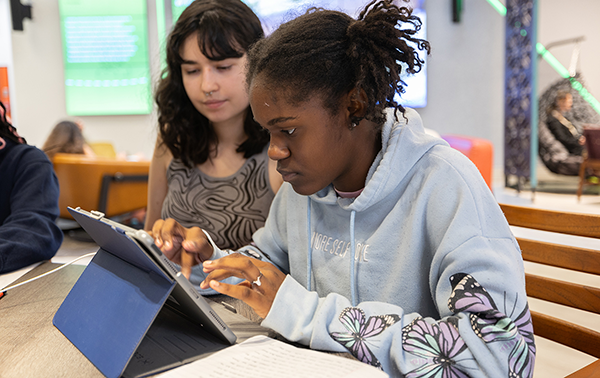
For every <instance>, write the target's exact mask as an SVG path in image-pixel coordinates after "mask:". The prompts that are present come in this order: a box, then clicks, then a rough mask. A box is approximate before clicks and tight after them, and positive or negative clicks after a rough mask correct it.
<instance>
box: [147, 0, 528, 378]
mask: <svg viewBox="0 0 600 378" xmlns="http://www.w3.org/2000/svg"><path fill="white" fill-rule="evenodd" d="M420 26H421V23H420V20H419V19H418V18H417V17H415V16H413V15H412V14H411V11H410V10H409V9H407V8H404V7H397V6H396V5H394V4H393V3H392V1H389V0H384V1H373V2H371V3H370V4H369V5H368V6H367V7H366V8H365V10H364V11H363V12H362V13H361V14H360V15H359V17H358V19H357V20H354V19H352V18H351V17H349V16H348V15H345V14H343V13H340V12H333V11H326V10H312V11H310V12H308V13H307V14H305V15H303V16H301V17H299V18H297V19H295V20H292V21H290V22H288V23H286V24H283V25H282V26H281V27H280V28H279V29H277V30H276V31H275V32H274V33H273V34H272V35H271V36H269V37H268V38H266V39H264V40H261V41H259V42H258V43H257V44H256V45H255V46H254V47H253V48H252V49H251V50H250V52H249V53H248V62H249V63H248V72H247V82H248V88H249V95H250V104H251V106H252V110H253V112H254V117H255V119H256V120H257V121H258V122H259V123H260V124H261V125H262V126H263V127H264V128H265V129H267V130H268V131H269V132H270V135H271V139H270V146H269V157H270V158H271V159H273V160H276V161H277V167H278V171H279V172H280V173H281V174H282V176H283V178H284V180H285V181H286V183H284V185H283V186H282V187H281V189H280V190H279V192H278V193H277V195H276V197H275V200H274V202H273V204H272V206H271V210H270V213H269V216H268V218H267V221H266V224H265V226H264V227H263V228H262V229H260V230H258V231H257V232H256V233H255V234H254V236H253V243H252V245H250V246H247V247H244V248H241V249H240V250H238V251H236V252H237V253H235V252H232V251H222V250H220V249H218V248H217V247H216V246H215V245H214V243H212V241H211V240H210V238H207V237H206V236H205V234H204V232H203V231H202V230H200V229H197V228H191V229H186V228H183V227H181V226H180V225H177V224H171V225H169V227H163V228H162V229H156V230H155V232H154V235H155V236H156V237H157V243H158V244H159V246H161V247H162V249H163V251H164V252H165V254H167V256H169V257H170V258H171V259H172V260H174V261H175V262H178V263H183V264H184V265H186V266H189V265H193V266H194V267H193V268H192V274H191V277H190V279H191V281H192V282H193V283H195V284H199V285H200V289H202V290H208V289H213V290H215V291H217V292H219V293H223V294H227V295H230V296H232V297H234V298H238V299H241V300H243V301H244V302H246V303H247V304H249V305H250V306H251V307H252V308H253V309H254V310H255V311H256V313H257V314H258V315H260V316H261V317H263V318H264V320H263V321H262V325H263V326H265V327H268V328H271V329H273V330H275V331H277V332H278V333H280V334H281V335H282V336H284V337H285V338H287V339H288V340H291V341H295V342H300V343H303V344H306V345H309V346H310V347H311V348H314V349H319V350H331V351H343V350H348V351H349V352H351V353H352V354H353V355H354V356H355V357H356V358H358V359H359V360H361V361H363V362H365V363H368V364H371V365H373V366H377V367H379V368H381V369H383V370H384V371H385V372H387V373H388V374H389V375H391V376H406V377H442V376H443V377H466V376H471V377H508V376H511V377H530V376H531V375H532V373H533V366H534V359H535V345H534V340H533V329H532V325H531V318H530V314H529V310H528V305H527V298H526V294H525V279H524V272H523V262H522V259H521V255H520V251H519V247H518V244H517V243H516V241H515V239H514V237H513V236H512V233H511V231H510V229H509V226H508V224H507V222H506V220H505V218H504V216H503V214H502V212H501V210H500V208H499V206H498V204H497V203H496V201H495V199H494V197H493V195H492V193H491V192H490V191H489V189H488V188H487V186H486V184H485V182H484V180H483V179H482V177H481V175H480V174H479V172H478V170H477V168H476V167H475V166H474V165H473V164H472V163H471V162H470V161H469V160H468V159H467V158H466V157H465V156H464V155H462V154H461V153H460V152H458V151H456V150H453V149H452V148H450V147H449V146H448V145H447V144H446V143H445V142H444V141H443V140H441V139H439V138H435V137H432V136H429V135H427V134H426V133H425V132H424V128H423V126H422V124H421V120H420V118H419V116H418V114H417V113H416V112H415V111H414V110H411V109H405V108H403V107H402V106H401V105H399V104H398V103H396V102H395V101H394V96H395V94H396V93H397V92H400V93H402V92H403V85H404V83H403V82H402V80H401V76H400V74H401V73H402V72H403V70H406V71H407V72H408V73H412V72H416V71H418V70H419V69H420V68H421V66H422V64H423V61H422V60H421V59H420V58H419V56H418V50H424V51H429V44H428V43H427V42H426V41H423V40H420V39H417V38H415V33H416V31H417V30H418V29H419V28H420Z"/></svg>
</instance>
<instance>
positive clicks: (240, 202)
mask: <svg viewBox="0 0 600 378" xmlns="http://www.w3.org/2000/svg"><path fill="white" fill-rule="evenodd" d="M263 35H264V33H263V29H262V26H261V24H260V21H259V19H258V17H257V16H256V15H255V14H254V13H253V12H252V10H250V8H248V6H247V5H245V4H244V3H242V2H241V1H240V0H226V1H225V0H197V1H194V2H192V3H191V4H190V5H189V6H188V7H187V8H186V9H185V10H184V11H183V13H182V14H181V16H180V17H179V20H178V21H177V23H176V24H175V26H174V27H173V31H172V32H171V34H170V35H169V38H168V41H167V47H166V50H167V68H166V72H165V74H164V75H163V76H162V79H161V80H160V82H159V84H158V90H157V92H156V95H155V99H156V104H157V106H158V124H159V135H158V138H157V142H156V147H155V149H154V154H153V157H152V161H151V166H150V179H149V186H148V212H147V216H146V224H145V229H146V230H151V229H152V230H153V229H160V228H161V227H162V224H163V223H164V222H167V223H172V224H175V221H176V222H177V224H181V225H183V226H185V227H192V226H197V227H201V228H203V229H205V230H206V231H207V232H208V233H209V234H210V235H211V237H212V238H213V239H214V240H215V242H216V243H217V245H218V246H219V247H221V248H232V249H236V248H239V247H241V246H243V245H245V244H247V243H248V242H250V240H251V237H252V233H253V232H254V231H256V230H257V229H258V228H259V227H261V226H262V225H264V222H265V219H266V218H267V214H268V213H269V207H270V206H271V201H272V200H273V198H274V196H275V192H276V191H277V190H278V189H279V187H280V186H281V183H282V178H281V175H280V174H279V173H277V171H276V166H275V162H273V161H271V160H269V157H268V156H267V149H268V141H269V134H268V133H267V132H266V131H265V130H263V129H262V128H261V127H260V125H259V124H258V123H257V122H256V121H255V120H254V116H253V114H252V110H251V109H250V106H249V101H248V94H247V93H246V86H245V80H244V72H245V69H244V68H245V63H246V50H247V49H248V47H249V46H250V45H251V44H252V43H254V42H256V41H257V40H259V39H260V38H262V37H263Z"/></svg>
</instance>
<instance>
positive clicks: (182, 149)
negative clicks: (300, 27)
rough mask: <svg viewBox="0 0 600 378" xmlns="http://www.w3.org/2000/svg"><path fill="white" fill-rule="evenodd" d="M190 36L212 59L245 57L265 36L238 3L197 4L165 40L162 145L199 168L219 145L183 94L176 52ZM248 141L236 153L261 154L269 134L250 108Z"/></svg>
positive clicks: (200, 0)
mask: <svg viewBox="0 0 600 378" xmlns="http://www.w3.org/2000/svg"><path fill="white" fill-rule="evenodd" d="M192 34H196V35H197V36H198V44H199V47H200V51H202V54H204V55H205V56H206V57H207V58H208V59H210V60H213V61H219V60H224V59H228V58H240V57H242V56H244V54H245V53H246V51H247V50H248V48H249V47H250V45H252V44H253V43H255V42H256V41H257V40H259V39H260V38H262V37H264V32H263V29H262V26H261V24H260V21H259V19H258V17H257V16H256V15H255V14H254V13H253V12H252V10H250V8H248V6H246V5H245V4H244V3H242V2H241V1H240V0H196V1H194V2H192V3H191V4H190V5H189V6H188V7H187V8H186V9H185V10H184V11H183V13H182V14H181V16H180V17H179V20H178V21H177V23H176V24H175V26H174V27H173V31H172V32H171V34H170V35H169V38H168V42H167V47H166V50H167V67H166V68H165V70H164V71H163V73H162V76H161V79H160V81H159V83H158V86H157V90H156V95H155V101H156V104H157V105H158V126H159V132H160V136H161V138H162V142H163V143H164V145H166V146H167V147H168V148H169V150H170V151H171V153H172V154H173V157H174V158H176V159H180V160H181V161H182V162H183V163H184V164H185V165H186V166H188V167H192V166H193V165H195V164H202V163H204V162H205V161H207V160H208V158H209V153H210V151H211V147H213V146H214V145H216V144H217V143H218V140H217V136H216V134H215V131H214V129H213V127H212V125H211V124H210V122H209V120H208V119H207V118H206V117H205V116H204V115H202V114H201V113H200V112H198V110H196V108H195V107H194V105H193V104H192V102H191V101H190V99H189V97H188V96H187V94H186V92H185V88H184V86H183V80H182V76H181V64H182V63H183V59H182V58H181V54H180V49H181V47H182V45H183V43H184V42H185V40H186V39H187V38H188V37H189V36H190V35H192ZM244 132H245V133H246V135H247V136H248V139H246V141H244V142H243V143H242V144H241V145H240V146H239V147H238V149H237V152H242V153H244V157H245V158H248V157H250V156H252V155H254V154H256V153H259V152H261V151H262V149H263V148H264V146H265V145H266V144H267V143H268V141H269V136H268V134H267V133H266V132H265V131H264V130H262V128H261V127H260V126H259V125H258V123H256V121H254V116H253V114H252V110H251V109H250V106H248V110H247V112H246V117H245V120H244Z"/></svg>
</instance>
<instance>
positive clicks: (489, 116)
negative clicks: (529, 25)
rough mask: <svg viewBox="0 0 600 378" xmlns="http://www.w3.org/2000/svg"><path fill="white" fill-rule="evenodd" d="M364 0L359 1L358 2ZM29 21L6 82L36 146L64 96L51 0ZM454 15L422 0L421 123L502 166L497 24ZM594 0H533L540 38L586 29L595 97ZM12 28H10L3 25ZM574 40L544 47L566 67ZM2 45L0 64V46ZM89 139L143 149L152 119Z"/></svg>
mask: <svg viewBox="0 0 600 378" xmlns="http://www.w3.org/2000/svg"><path fill="white" fill-rule="evenodd" d="M365 1H366V0H365ZM7 3H8V0H0V43H2V45H0V50H2V51H3V52H4V50H5V46H4V43H5V42H3V39H2V33H6V28H7V25H5V24H4V22H2V20H3V17H4V19H5V18H6V17H7V16H6V15H3V12H6V11H5V10H4V11H3V9H5V8H7ZM32 5H33V10H32V13H33V20H25V25H24V29H25V30H24V31H23V32H16V31H12V59H13V62H14V80H12V82H11V89H12V90H13V91H14V94H13V93H12V92H11V100H12V101H11V102H12V104H13V119H14V120H15V123H16V125H17V127H18V128H19V131H20V132H21V133H22V134H23V135H25V136H26V137H27V139H28V141H29V142H30V143H31V144H35V145H37V146H41V144H43V142H44V140H45V138H46V136H47V135H48V133H49V131H50V129H51V128H52V126H53V125H54V124H55V123H56V122H57V121H58V120H60V119H62V118H65V117H67V115H66V110H65V100H64V85H63V81H64V80H63V66H62V53H61V45H60V43H61V42H60V30H59V15H58V0H34V1H33V3H32ZM463 7H464V10H463V13H462V20H461V22H460V23H453V22H452V17H451V3H450V1H447V0H427V1H426V9H427V14H428V31H427V32H428V38H429V40H430V42H431V45H432V53H431V56H430V58H429V61H428V75H429V77H428V87H429V100H428V105H427V106H426V107H425V108H423V109H419V113H420V114H421V116H422V118H423V121H424V124H425V126H426V127H428V128H431V129H434V130H436V131H438V132H439V133H441V134H449V133H455V134H465V135H471V136H476V137H481V138H486V139H489V140H491V141H492V142H493V144H494V149H495V157H494V165H495V167H502V166H503V164H504V162H503V148H504V139H503V138H504V137H503V134H504V131H503V128H504V23H505V19H504V18H503V17H502V16H500V15H499V14H498V13H497V12H496V11H495V10H494V9H493V8H492V7H491V6H490V5H489V4H488V3H487V1H485V0H465V1H463ZM154 12H155V0H149V1H148V13H149V20H153V19H154ZM598 16H600V1H598V0H571V1H569V2H565V1H563V0H539V25H538V29H539V32H538V34H539V41H540V42H542V43H544V44H547V43H549V42H552V41H555V40H559V39H565V38H570V37H575V36H579V35H585V36H586V38H587V39H586V41H585V42H583V44H582V50H581V58H580V62H581V65H580V66H581V72H583V74H584V76H585V78H586V84H587V88H588V90H590V92H591V93H592V94H594V95H595V96H596V98H599V99H600V70H598V69H597V68H598V67H600V48H599V47H600V23H598V22H597V18H598ZM149 28H150V38H149V39H150V51H151V52H152V53H151V55H152V56H151V62H152V71H153V77H156V76H157V71H158V68H157V66H158V59H157V57H158V52H157V36H156V30H155V25H154V23H153V22H149ZM8 33H10V31H8ZM571 51H572V47H571V46H566V47H557V48H556V49H553V50H552V53H553V54H554V55H555V56H556V57H557V58H558V59H559V61H561V62H562V63H563V64H564V65H565V66H568V65H569V62H570V55H571ZM3 52H0V62H2V60H1V59H3V58H2V56H3V55H2V54H3ZM556 79H558V75H557V74H556V73H555V72H554V71H553V70H552V69H551V68H549V67H548V65H547V64H546V63H545V62H544V61H540V64H539V80H538V82H539V88H540V90H543V89H544V88H545V87H546V86H547V85H549V84H550V83H551V82H553V81H554V80H556ZM82 119H83V121H84V123H85V125H86V129H85V133H86V136H87V137H88V139H90V140H110V141H112V142H113V143H114V144H115V146H116V148H117V150H119V151H127V152H130V153H133V152H138V151H141V152H144V153H145V154H146V155H147V156H150V155H151V152H152V148H153V144H154V138H155V132H156V118H155V116H154V115H145V116H96V117H82Z"/></svg>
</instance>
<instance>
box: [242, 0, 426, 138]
mask: <svg viewBox="0 0 600 378" xmlns="http://www.w3.org/2000/svg"><path fill="white" fill-rule="evenodd" d="M404 1H408V0H404ZM420 29H421V20H420V19H419V18H418V17H417V16H414V15H412V10H411V9H409V8H407V7H398V6H396V5H394V4H393V1H392V0H379V1H377V0H373V1H371V2H370V3H369V4H368V5H367V6H366V7H365V9H364V10H363V11H362V12H361V13H360V15H359V16H358V19H357V20H354V19H353V18H351V17H350V16H348V15H346V14H344V13H341V12H337V11H329V10H323V9H317V8H311V9H309V10H308V12H307V13H306V14H304V15H302V16H300V17H298V18H296V19H294V20H292V21H289V22H287V23H285V24H283V25H281V26H280V27H279V28H278V29H277V30H276V31H274V32H273V34H271V35H270V36H269V37H268V38H266V39H263V40H260V41H259V42H257V43H256V44H255V45H254V46H253V47H252V48H251V50H250V51H249V53H248V72H247V77H246V79H247V84H248V86H250V84H251V83H252V80H253V79H254V78H256V77H257V76H258V75H261V77H262V78H263V79H265V82H266V83H267V84H270V85H271V87H273V88H274V87H275V86H280V85H283V86H284V93H285V96H286V100H288V101H290V102H292V103H293V104H299V103H302V102H303V101H306V100H308V98H309V97H310V96H311V95H313V94H315V93H316V94H318V95H319V96H320V97H321V98H322V100H323V102H324V105H325V107H326V108H327V109H329V110H330V111H331V114H332V115H335V113H336V112H337V109H338V108H339V102H340V100H341V98H342V96H343V95H345V94H347V93H349V92H350V91H351V90H352V89H354V88H356V89H358V90H364V91H365V93H366V95H367V98H368V106H367V111H366V114H365V117H364V118H366V119H368V120H370V121H372V122H374V123H375V124H377V125H378V126H380V127H381V125H383V123H384V122H385V114H384V109H386V108H388V107H393V108H396V109H399V110H400V111H401V112H404V107H402V105H400V104H398V103H397V102H396V101H395V100H394V96H395V95H396V93H404V91H405V89H404V87H405V86H406V83H405V82H404V81H403V80H402V79H401V77H400V75H401V74H402V71H403V69H404V70H405V71H406V72H407V73H409V74H413V73H417V72H419V71H420V70H421V68H422V66H423V64H424V63H425V62H424V60H422V59H421V58H420V57H419V55H418V52H417V49H418V50H425V51H426V52H427V53H429V51H430V46H429V42H427V41H425V40H422V39H418V38H416V37H415V34H416V33H417V32H418V31H419V30H420ZM353 121H360V118H357V119H353Z"/></svg>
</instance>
